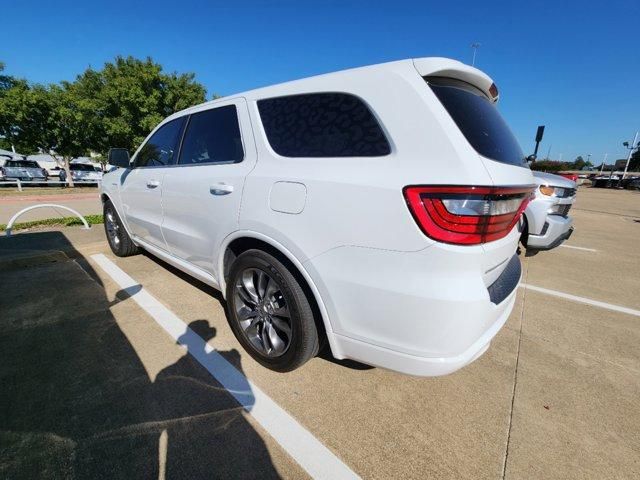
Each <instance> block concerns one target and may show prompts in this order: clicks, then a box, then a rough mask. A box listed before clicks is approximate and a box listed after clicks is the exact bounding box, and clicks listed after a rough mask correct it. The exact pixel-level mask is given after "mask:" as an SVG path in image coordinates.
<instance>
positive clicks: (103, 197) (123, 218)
mask: <svg viewBox="0 0 640 480" xmlns="http://www.w3.org/2000/svg"><path fill="white" fill-rule="evenodd" d="M100 201H101V202H102V208H103V210H104V204H105V203H107V201H109V202H111V205H113V208H115V209H116V213H117V214H118V217H120V220H121V221H122V224H123V225H124V229H125V230H126V231H127V235H129V238H131V241H132V242H133V243H134V244H135V243H136V242H135V240H134V239H133V236H132V235H131V230H130V229H129V222H127V218H126V216H125V215H123V214H122V212H121V211H120V208H118V202H115V201H114V199H113V198H112V196H111V195H109V194H108V193H105V192H100Z"/></svg>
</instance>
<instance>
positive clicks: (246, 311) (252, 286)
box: [234, 268, 291, 357]
mask: <svg viewBox="0 0 640 480" xmlns="http://www.w3.org/2000/svg"><path fill="white" fill-rule="evenodd" d="M234 294H235V302H234V303H235V310H236V317H237V319H238V322H239V324H240V328H241V330H242V333H243V335H244V336H245V338H246V339H247V340H248V341H249V343H251V345H252V346H253V347H254V348H255V349H256V350H257V351H258V352H260V353H261V354H263V355H266V356H268V357H279V356H281V355H283V354H284V353H285V352H286V351H287V349H288V348H289V346H290V344H291V313H290V311H289V307H288V305H287V302H286V301H285V298H284V295H283V293H282V289H281V287H280V285H279V284H278V282H276V280H274V279H273V278H272V277H271V276H270V275H269V274H268V273H266V272H265V271H263V270H261V269H258V268H247V269H245V270H243V271H242V272H241V274H240V275H239V276H238V279H237V281H236V284H235V288H234Z"/></svg>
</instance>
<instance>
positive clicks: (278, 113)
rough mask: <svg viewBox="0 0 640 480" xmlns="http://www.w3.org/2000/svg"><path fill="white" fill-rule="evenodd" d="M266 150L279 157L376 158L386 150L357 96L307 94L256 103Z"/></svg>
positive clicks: (387, 151)
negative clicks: (269, 146)
mask: <svg viewBox="0 0 640 480" xmlns="http://www.w3.org/2000/svg"><path fill="white" fill-rule="evenodd" d="M258 110H259V111H260V118H261V119H262V124H263V125H264V129H265V132H266V134H267V139H268V140H269V144H270V145H271V148H273V150H275V152H276V153H278V154H279V155H282V156H283V157H380V156H383V155H388V154H389V153H390V152H391V148H390V146H389V142H388V141H387V138H386V137H385V135H384V133H383V132H382V128H381V127H380V125H379V124H378V121H377V120H376V118H375V117H374V116H373V114H372V113H371V111H370V110H369V108H368V107H367V106H366V105H365V104H364V102H363V101H362V100H360V99H359V98H358V97H355V96H353V95H349V94H346V93H310V94H303V95H292V96H287V97H278V98H268V99H265V100H260V101H258Z"/></svg>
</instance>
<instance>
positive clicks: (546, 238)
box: [527, 215, 573, 250]
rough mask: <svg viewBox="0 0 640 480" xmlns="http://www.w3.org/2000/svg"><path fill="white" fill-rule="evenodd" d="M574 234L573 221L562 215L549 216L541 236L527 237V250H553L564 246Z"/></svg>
mask: <svg viewBox="0 0 640 480" xmlns="http://www.w3.org/2000/svg"><path fill="white" fill-rule="evenodd" d="M572 233H573V219H572V218H571V217H561V216H560V215H547V219H546V222H545V226H544V227H543V229H542V232H541V235H531V234H530V235H529V236H528V237H527V249H533V250H551V249H552V248H555V247H557V246H559V245H560V244H562V242H564V241H565V240H566V239H568V238H569V237H570V236H571V234H572Z"/></svg>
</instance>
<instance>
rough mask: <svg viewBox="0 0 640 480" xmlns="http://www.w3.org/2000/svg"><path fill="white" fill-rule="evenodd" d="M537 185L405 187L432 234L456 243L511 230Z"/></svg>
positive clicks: (474, 241) (474, 242)
mask: <svg viewBox="0 0 640 480" xmlns="http://www.w3.org/2000/svg"><path fill="white" fill-rule="evenodd" d="M534 188H535V187H534V186H533V185H531V186H525V187H464V186H431V187H427V186H412V187H405V188H404V196H405V199H406V201H407V205H408V206H409V210H410V211H411V213H412V214H413V217H414V218H415V220H416V222H417V223H418V226H419V227H420V229H421V230H422V231H423V232H424V233H425V234H426V235H427V236H428V237H431V238H433V239H434V240H437V241H439V242H444V243H452V244H455V245H478V244H481V243H486V242H491V241H494V240H498V239H500V238H503V237H505V236H507V235H508V234H509V232H510V231H511V229H512V228H513V226H514V225H515V224H516V223H517V222H518V220H519V219H520V216H521V215H522V212H523V211H524V209H525V208H526V207H527V204H528V203H529V200H530V199H531V193H532V192H533V190H534Z"/></svg>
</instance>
